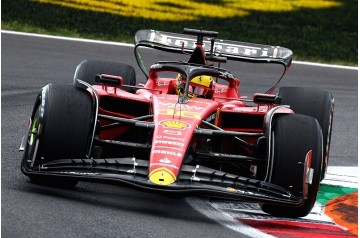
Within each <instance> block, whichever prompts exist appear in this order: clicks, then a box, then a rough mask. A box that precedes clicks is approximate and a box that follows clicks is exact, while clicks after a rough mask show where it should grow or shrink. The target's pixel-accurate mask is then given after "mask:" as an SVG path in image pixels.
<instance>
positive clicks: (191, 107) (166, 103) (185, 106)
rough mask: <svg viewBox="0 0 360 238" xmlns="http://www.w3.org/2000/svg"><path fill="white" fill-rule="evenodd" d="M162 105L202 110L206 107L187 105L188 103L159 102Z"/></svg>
mask: <svg viewBox="0 0 360 238" xmlns="http://www.w3.org/2000/svg"><path fill="white" fill-rule="evenodd" d="M159 104H160V105H162V106H165V107H167V108H174V107H176V106H177V108H179V109H181V110H198V111H200V110H202V109H204V107H202V106H191V105H187V104H184V105H182V104H174V103H169V102H159Z"/></svg>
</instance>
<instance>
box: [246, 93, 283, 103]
mask: <svg viewBox="0 0 360 238" xmlns="http://www.w3.org/2000/svg"><path fill="white" fill-rule="evenodd" d="M253 101H254V103H257V104H281V102H282V97H280V96H277V95H274V94H263V93H255V94H254V96H253Z"/></svg>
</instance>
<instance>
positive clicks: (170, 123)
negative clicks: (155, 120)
mask: <svg viewBox="0 0 360 238" xmlns="http://www.w3.org/2000/svg"><path fill="white" fill-rule="evenodd" d="M159 124H160V125H162V126H163V127H165V128H171V129H179V130H184V129H185V128H190V125H189V123H187V122H182V121H175V120H165V121H161V122H159Z"/></svg>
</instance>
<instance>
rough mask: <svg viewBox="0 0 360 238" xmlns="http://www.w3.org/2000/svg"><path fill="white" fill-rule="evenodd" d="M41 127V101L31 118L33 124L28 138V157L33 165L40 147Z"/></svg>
mask: <svg viewBox="0 0 360 238" xmlns="http://www.w3.org/2000/svg"><path fill="white" fill-rule="evenodd" d="M39 127H40V103H38V104H37V108H36V111H35V113H34V114H33V116H32V118H31V126H30V129H29V134H28V140H27V147H28V148H27V153H26V154H27V158H26V162H28V163H29V164H30V165H31V167H33V166H34V165H35V160H36V157H37V152H38V149H39Z"/></svg>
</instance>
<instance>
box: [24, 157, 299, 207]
mask: <svg viewBox="0 0 360 238" xmlns="http://www.w3.org/2000/svg"><path fill="white" fill-rule="evenodd" d="M148 166H149V161H146V160H139V159H135V158H108V159H63V160H55V161H52V162H48V163H45V164H42V165H41V166H39V167H38V168H36V169H33V168H29V167H28V166H27V164H26V162H25V163H23V165H22V171H23V173H24V174H26V175H30V176H34V175H35V176H36V175H38V176H41V175H46V176H56V177H71V178H75V179H78V180H80V181H93V182H107V183H108V182H111V183H112V182H120V183H125V184H130V185H134V186H135V187H138V188H141V189H147V190H152V191H165V192H169V193H185V194H197V195H203V196H209V197H217V198H223V199H230V200H248V201H252V202H260V203H272V204H278V205H286V206H301V205H302V203H303V202H304V198H302V197H296V196H293V195H292V194H291V193H290V191H287V190H286V189H284V188H282V187H279V186H277V185H274V184H271V183H268V182H264V181H260V180H256V179H251V178H246V177H241V176H236V175H233V174H229V173H226V172H222V171H219V170H214V169H212V168H207V167H204V166H198V165H197V166H193V165H183V166H182V168H181V173H180V174H179V176H178V178H177V181H176V182H175V183H173V184H171V185H156V184H153V183H152V182H151V181H150V180H149V179H148Z"/></svg>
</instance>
